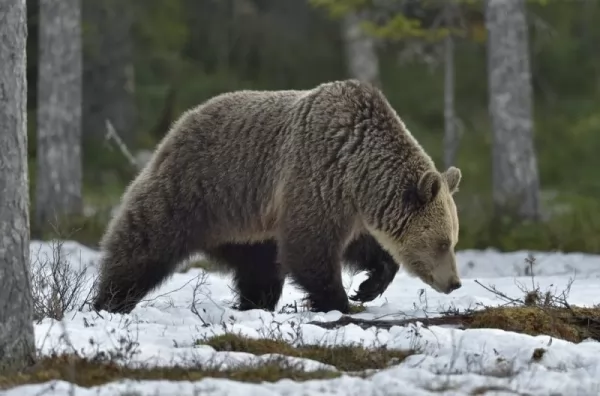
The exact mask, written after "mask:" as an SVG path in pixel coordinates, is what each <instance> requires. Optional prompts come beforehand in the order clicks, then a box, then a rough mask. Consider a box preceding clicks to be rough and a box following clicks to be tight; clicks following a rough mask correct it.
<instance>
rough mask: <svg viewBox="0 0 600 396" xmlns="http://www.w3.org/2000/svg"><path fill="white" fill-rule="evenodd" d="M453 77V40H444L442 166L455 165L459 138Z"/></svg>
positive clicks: (448, 38) (449, 38)
mask: <svg viewBox="0 0 600 396" xmlns="http://www.w3.org/2000/svg"><path fill="white" fill-rule="evenodd" d="M454 86H455V75H454V38H453V37H452V36H451V35H448V36H446V38H445V39H444V165H445V166H446V168H448V167H449V166H452V165H456V154H457V152H458V145H459V136H458V131H457V128H456V126H457V124H456V112H455V107H454V98H455V89H454Z"/></svg>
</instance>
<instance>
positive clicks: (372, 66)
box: [343, 12, 381, 86]
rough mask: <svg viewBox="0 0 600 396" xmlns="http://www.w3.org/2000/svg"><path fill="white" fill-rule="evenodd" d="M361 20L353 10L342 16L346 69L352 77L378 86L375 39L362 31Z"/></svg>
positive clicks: (377, 59) (361, 17) (360, 16)
mask: <svg viewBox="0 0 600 396" xmlns="http://www.w3.org/2000/svg"><path fill="white" fill-rule="evenodd" d="M362 21H363V16H362V15H360V14H358V13H355V12H351V13H349V14H347V15H346V16H345V17H344V21H343V37H344V42H345V47H346V59H347V65H348V71H349V73H350V76H351V77H352V78H356V79H358V80H361V81H366V82H369V83H371V84H374V85H376V86H380V84H381V83H380V80H379V57H378V55H377V51H376V48H375V39H374V38H373V37H369V36H368V35H367V34H366V33H365V32H364V30H363V28H362V27H361V26H360V23H361V22H362Z"/></svg>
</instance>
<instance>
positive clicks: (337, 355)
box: [198, 334, 414, 371]
mask: <svg viewBox="0 0 600 396" xmlns="http://www.w3.org/2000/svg"><path fill="white" fill-rule="evenodd" d="M198 344H205V345H210V346H211V347H213V348H214V349H215V350H217V351H234V352H247V353H252V354H255V355H264V354H273V353H276V354H282V355H286V356H294V357H299V358H306V359H312V360H316V361H318V362H321V363H325V364H329V365H332V366H335V367H336V368H337V369H338V370H342V371H363V370H368V369H382V368H385V367H387V366H389V365H390V363H398V362H401V361H403V360H404V359H406V358H407V357H408V356H410V355H412V354H413V353H414V352H413V351H399V350H389V349H385V348H374V349H373V348H369V349H367V348H364V347H361V346H332V347H328V346H319V345H303V346H298V347H294V346H292V345H290V344H288V343H287V342H284V341H279V340H272V339H251V338H246V337H241V336H238V335H235V334H225V335H221V336H216V337H212V338H209V339H207V340H205V341H198Z"/></svg>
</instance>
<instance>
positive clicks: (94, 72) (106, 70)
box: [81, 0, 136, 148]
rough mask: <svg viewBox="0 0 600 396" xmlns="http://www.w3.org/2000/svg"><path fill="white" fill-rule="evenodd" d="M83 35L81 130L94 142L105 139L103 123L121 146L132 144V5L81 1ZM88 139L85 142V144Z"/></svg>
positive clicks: (115, 1) (118, 1) (108, 0)
mask: <svg viewBox="0 0 600 396" xmlns="http://www.w3.org/2000/svg"><path fill="white" fill-rule="evenodd" d="M81 1H82V3H83V4H82V7H83V10H82V12H83V21H84V22H85V24H86V26H88V27H89V28H88V29H87V30H86V32H85V34H84V40H85V52H84V55H83V56H84V70H83V73H84V74H83V76H84V79H83V84H84V85H83V130H84V131H85V132H84V133H85V135H84V137H85V139H86V140H87V141H89V142H96V143H97V142H98V141H102V140H103V139H104V136H105V135H106V127H105V126H106V120H109V121H110V122H111V123H112V125H113V126H114V127H115V130H116V132H117V133H118V134H119V136H120V137H121V138H122V139H123V141H124V142H125V144H126V145H127V146H128V147H130V148H131V146H132V145H134V144H135V141H136V137H135V134H134V132H135V119H136V114H135V98H134V94H135V92H134V87H135V84H134V67H133V55H134V54H133V37H132V34H133V32H132V29H133V15H132V14H133V10H132V7H133V3H131V2H129V1H122V0H81ZM88 139H89V140H88Z"/></svg>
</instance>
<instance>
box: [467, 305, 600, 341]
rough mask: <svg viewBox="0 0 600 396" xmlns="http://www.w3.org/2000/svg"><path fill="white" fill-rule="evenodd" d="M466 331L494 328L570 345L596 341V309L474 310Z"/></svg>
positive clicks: (599, 328)
mask: <svg viewBox="0 0 600 396" xmlns="http://www.w3.org/2000/svg"><path fill="white" fill-rule="evenodd" d="M467 327H469V328H494V329H501V330H506V331H514V332H517V333H523V334H529V335H532V336H537V335H548V336H551V337H554V338H560V339H563V340H567V341H571V342H581V341H583V340H585V339H586V338H593V339H599V338H600V308H581V307H572V310H569V309H567V308H556V307H549V308H542V307H537V306H533V307H527V306H522V307H504V308H487V309H485V310H481V311H476V312H474V313H473V315H472V316H471V318H470V320H468V321H467Z"/></svg>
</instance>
